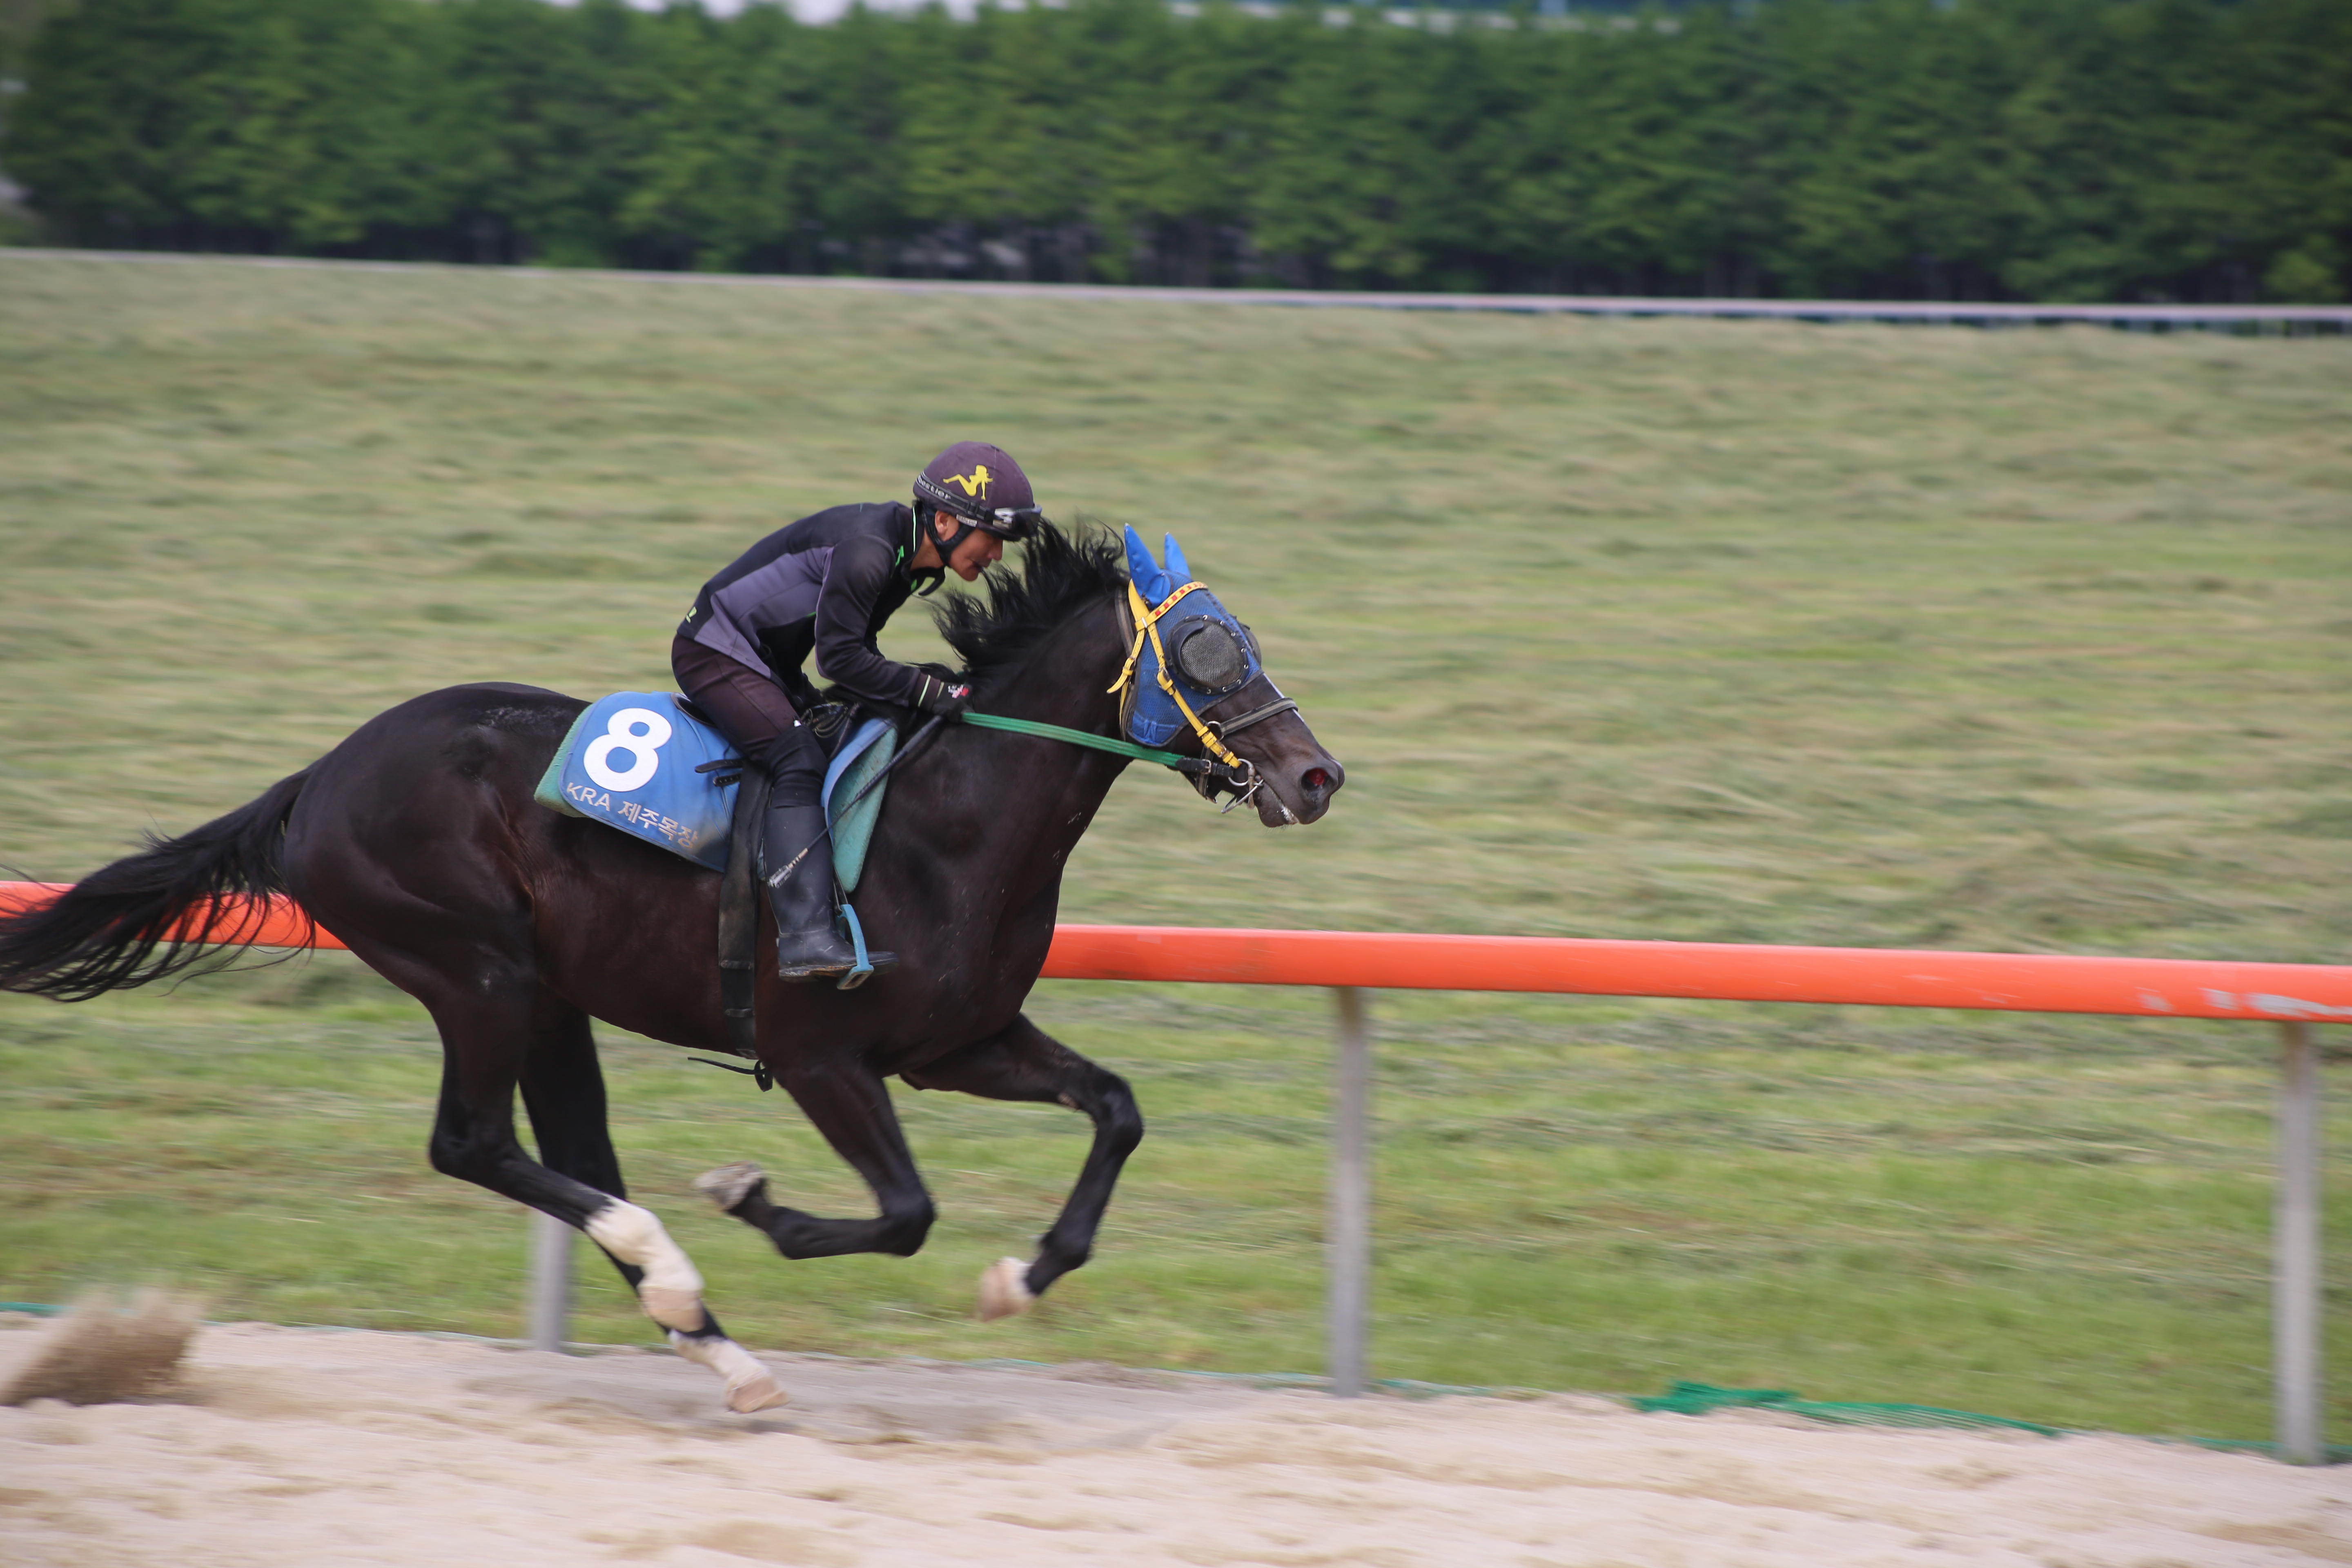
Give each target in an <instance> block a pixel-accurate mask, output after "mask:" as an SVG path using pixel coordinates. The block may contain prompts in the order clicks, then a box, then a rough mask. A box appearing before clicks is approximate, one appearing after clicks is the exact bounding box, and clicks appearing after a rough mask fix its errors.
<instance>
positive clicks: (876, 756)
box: [824, 719, 898, 894]
mask: <svg viewBox="0 0 2352 1568" xmlns="http://www.w3.org/2000/svg"><path fill="white" fill-rule="evenodd" d="M896 752H898V730H897V729H896V728H894V727H893V726H892V725H891V724H890V723H889V722H888V721H886V720H881V719H868V720H866V721H865V722H864V723H862V724H860V725H858V727H857V729H856V732H855V733H854V734H852V735H851V736H850V737H849V740H848V742H846V743H845V744H844V745H843V747H842V748H841V750H840V751H838V752H835V753H834V758H833V765H832V766H831V767H829V768H827V769H825V771H824V819H825V821H826V822H827V823H829V824H831V825H832V828H833V875H834V878H835V880H836V881H838V882H840V884H841V890H842V892H843V893H845V894H848V893H854V892H856V890H857V879H858V878H859V877H861V876H863V875H864V874H865V871H866V847H867V846H869V845H871V844H872V843H873V842H874V825H875V823H876V822H877V821H879V820H880V819H881V816H882V797H883V795H886V794H887V793H888V791H889V788H890V782H889V781H888V780H887V779H885V780H883V781H882V782H881V783H880V784H876V785H875V786H874V788H873V789H872V791H871V792H869V793H868V794H867V795H866V798H865V799H863V800H859V799H858V798H857V792H858V791H860V790H862V789H865V788H866V783H867V781H869V780H871V779H872V778H873V777H874V776H875V775H876V774H877V773H880V772H881V771H882V770H883V769H884V768H886V767H888V766H889V765H890V758H891V757H892V756H893V755H894V754H895V753H896ZM835 801H840V802H842V803H844V804H848V803H850V802H853V801H854V802H856V804H855V805H849V809H848V812H847V814H846V815H843V814H842V813H840V812H839V811H837V810H836V809H835V805H834V803H835Z"/></svg>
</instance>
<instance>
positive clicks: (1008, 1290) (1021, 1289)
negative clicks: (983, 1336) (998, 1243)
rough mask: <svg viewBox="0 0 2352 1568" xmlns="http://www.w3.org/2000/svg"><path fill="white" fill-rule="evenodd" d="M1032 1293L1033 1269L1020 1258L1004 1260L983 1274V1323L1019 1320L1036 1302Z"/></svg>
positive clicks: (981, 1296)
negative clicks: (1031, 1274)
mask: <svg viewBox="0 0 2352 1568" xmlns="http://www.w3.org/2000/svg"><path fill="white" fill-rule="evenodd" d="M1036 1300H1037V1292H1036V1291H1034V1290H1032V1289H1029V1265H1028V1264H1027V1263H1025V1262H1024V1261H1023V1260H1022V1259H1020V1258H998V1259H997V1260H996V1261H995V1262H993V1263H992V1264H990V1265H989V1266H988V1267H987V1268H983V1269H982V1270H981V1271H980V1321H982V1322H983V1323H992V1322H994V1321H996V1320H997V1319H999V1318H1011V1317H1016V1316H1018V1315H1019V1314H1021V1313H1023V1312H1025V1311H1027V1310H1029V1309H1030V1307H1031V1306H1032V1305H1033V1304H1034V1302H1035V1301H1036Z"/></svg>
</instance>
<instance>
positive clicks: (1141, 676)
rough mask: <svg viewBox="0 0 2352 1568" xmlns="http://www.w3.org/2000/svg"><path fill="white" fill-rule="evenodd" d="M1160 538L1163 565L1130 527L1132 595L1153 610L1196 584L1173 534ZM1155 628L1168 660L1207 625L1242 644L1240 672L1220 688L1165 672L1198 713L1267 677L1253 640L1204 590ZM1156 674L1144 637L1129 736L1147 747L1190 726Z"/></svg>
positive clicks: (1153, 652)
mask: <svg viewBox="0 0 2352 1568" xmlns="http://www.w3.org/2000/svg"><path fill="white" fill-rule="evenodd" d="M1162 538H1163V540H1164V541H1165V545H1166V554H1167V561H1166V563H1165V564H1164V565H1163V564H1162V563H1160V562H1158V561H1155V560H1153V559H1152V558H1151V550H1150V546H1149V545H1147V544H1145V543H1144V542H1143V538H1142V536H1141V535H1140V534H1139V533H1137V532H1136V531H1135V530H1134V529H1133V528H1131V527H1130V528H1129V529H1128V530H1127V572H1128V580H1129V582H1131V583H1133V584H1135V591H1136V593H1137V594H1138V595H1140V596H1141V598H1142V600H1143V602H1144V604H1145V605H1146V606H1148V607H1149V608H1150V609H1153V610H1157V609H1159V608H1160V606H1161V605H1165V604H1167V603H1168V601H1169V599H1170V598H1171V596H1172V595H1176V594H1177V593H1179V592H1181V590H1182V589H1183V588H1184V587H1185V586H1186V585H1187V584H1193V583H1194V582H1195V581H1196V580H1195V579H1194V577H1193V576H1192V565H1191V563H1188V562H1186V560H1185V559H1184V552H1183V550H1182V549H1181V547H1180V546H1179V545H1178V544H1177V542H1176V536H1175V535H1174V534H1172V533H1171V534H1165V535H1163V536H1162ZM1156 625H1157V627H1158V630H1159V633H1160V647H1164V648H1166V649H1167V650H1168V653H1169V656H1170V658H1171V659H1173V658H1177V657H1178V650H1179V649H1181V647H1183V646H1184V644H1185V642H1186V641H1187V640H1188V639H1189V638H1191V637H1194V636H1196V635H1198V634H1199V633H1201V632H1202V631H1203V630H1205V629H1207V628H1208V627H1210V626H1221V627H1223V629H1224V630H1226V631H1228V632H1230V633H1231V634H1232V636H1233V637H1234V641H1235V642H1237V643H1238V644H1239V645H1240V648H1241V652H1242V659H1243V664H1242V670H1241V674H1240V676H1239V678H1238V679H1234V680H1231V681H1229V682H1228V683H1226V684H1225V685H1224V686H1223V687H1222V688H1221V689H1218V690H1214V691H1211V690H1206V689H1202V687H1201V686H1199V685H1197V684H1196V683H1194V682H1193V681H1192V680H1191V679H1188V678H1187V677H1186V676H1185V674H1184V672H1183V670H1182V669H1181V668H1176V669H1171V670H1169V671H1167V672H1166V673H1167V676H1168V679H1170V681H1171V682H1172V683H1173V684H1174V686H1175V688H1176V689H1177V690H1178V691H1180V692H1181V693H1182V694H1183V697H1184V701H1185V702H1186V703H1187V704H1189V705H1190V706H1191V708H1192V711H1193V712H1194V713H1196V714H1197V713H1199V712H1200V711H1201V710H1202V709H1204V708H1206V707H1208V706H1209V705H1210V704H1211V703H1213V702H1216V701H1218V700H1221V699H1223V697H1225V696H1227V695H1229V694H1230V693H1231V692H1232V691H1233V690H1234V689H1235V688H1237V687H1239V686H1241V685H1242V684H1243V683H1244V682H1246V681H1249V680H1253V679H1256V678H1257V677H1258V676H1259V675H1261V674H1263V673H1265V661H1264V660H1263V659H1262V658H1260V657H1259V655H1258V649H1257V639H1256V638H1255V637H1252V636H1251V635H1250V631H1249V628H1248V627H1247V626H1244V625H1243V624H1242V623H1241V621H1240V620H1239V619H1238V618H1237V617H1236V616H1234V613H1233V612H1232V611H1231V610H1228V609H1226V608H1225V606H1224V605H1223V603H1222V602H1221V601H1220V600H1219V599H1218V598H1217V596H1216V595H1214V594H1212V593H1210V592H1209V591H1208V590H1207V589H1206V588H1203V587H1199V586H1194V587H1193V588H1192V592H1190V593H1188V594H1185V595H1184V596H1183V599H1182V601H1181V603H1179V604H1178V605H1175V606H1174V607H1173V608H1172V609H1171V610H1169V612H1168V613H1167V614H1166V615H1165V616H1161V617H1160V619H1159V620H1158V622H1157V623H1156ZM1160 676H1161V669H1160V650H1159V647H1153V645H1152V640H1151V639H1150V637H1146V638H1145V639H1144V640H1143V648H1142V652H1141V654H1140V655H1139V657H1138V658H1137V661H1136V668H1135V686H1134V689H1133V693H1134V694H1133V696H1132V697H1131V698H1130V699H1129V705H1128V712H1127V733H1128V738H1129V740H1132V741H1135V742H1139V744H1142V745H1146V746H1160V745H1165V744H1167V742H1169V741H1171V740H1172V739H1173V738H1174V737H1175V736H1177V735H1178V734H1181V733H1182V732H1184V731H1188V730H1189V729H1190V728H1191V726H1190V725H1188V724H1187V723H1185V721H1184V712H1183V710H1182V709H1181V708H1179V707H1178V706H1177V704H1176V699H1175V698H1174V697H1172V696H1171V695H1170V694H1169V691H1168V689H1167V687H1166V686H1163V685H1162V684H1160Z"/></svg>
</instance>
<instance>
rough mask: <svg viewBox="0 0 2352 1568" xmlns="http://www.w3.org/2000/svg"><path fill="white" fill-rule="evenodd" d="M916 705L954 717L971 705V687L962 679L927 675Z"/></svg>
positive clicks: (926, 710) (927, 711)
mask: <svg viewBox="0 0 2352 1568" xmlns="http://www.w3.org/2000/svg"><path fill="white" fill-rule="evenodd" d="M915 706H916V707H918V708H920V709H921V710H923V711H924V712H926V713H930V714H936V715H937V716H938V717H940V718H942V719H953V718H955V717H957V716H958V715H960V714H961V713H962V712H963V711H964V710H966V709H968V708H970V707H971V687H970V686H969V685H966V684H965V683H963V682H961V681H955V682H950V681H945V680H942V679H940V678H939V677H938V676H936V675H926V676H924V677H923V687H922V690H921V692H920V693H919V695H918V696H917V697H916V699H915Z"/></svg>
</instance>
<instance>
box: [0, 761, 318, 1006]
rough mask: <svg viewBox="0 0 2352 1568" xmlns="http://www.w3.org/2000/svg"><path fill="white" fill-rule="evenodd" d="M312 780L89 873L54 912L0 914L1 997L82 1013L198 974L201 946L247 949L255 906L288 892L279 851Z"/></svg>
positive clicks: (48, 908)
mask: <svg viewBox="0 0 2352 1568" xmlns="http://www.w3.org/2000/svg"><path fill="white" fill-rule="evenodd" d="M309 778H310V770H309V769H307V768H306V769H304V770H303V771H302V772H300V773H296V774H295V775H294V776H293V777H291V778H287V779H280V780H279V781H278V783H277V784H273V785H271V786H270V788H269V792H268V794H266V795H263V796H262V797H261V798H260V799H259V800H257V801H255V802H254V803H253V804H252V805H247V806H242V807H240V808H238V809H237V810H236V811H232V812H230V813H229V814H228V815H227V816H224V817H221V818H219V819H218V820H217V821H214V822H207V823H205V825H204V826H202V827H199V828H197V829H196V830H195V831H194V832H193V833H184V834H182V835H181V836H180V837H177V838H158V837H155V836H154V835H153V834H152V833H151V834H149V835H148V836H147V847H146V848H145V849H144V850H143V851H142V852H141V853H139V854H136V855H132V856H131V857H129V858H125V859H121V860H117V861H116V862H114V864H112V865H111V866H108V867H105V868H102V869H100V870H97V871H93V872H91V873H90V874H89V876H87V877H85V878H83V879H81V880H80V881H79V882H77V883H75V884H74V885H73V886H72V887H71V888H69V889H67V890H66V891H65V893H64V894H63V895H62V896H61V897H59V898H58V899H57V900H54V901H52V902H50V903H47V904H45V905H42V906H41V907H39V908H37V909H30V910H24V911H22V912H21V913H17V914H13V915H0V991H22V992H26V993H28V994H34V995H40V996H55V997H57V998H58V1000H60V1001H65V1002H84V1001H88V1000H89V998H90V997H92V996H96V995H99V994H101V993H103V992H108V991H121V990H126V989H128V988H130V987H131V986H133V985H144V984H148V983H149V982H150V981H155V980H161V979H163V978H164V977H165V976H166V975H171V974H176V973H179V972H180V971H182V970H184V969H188V968H192V967H194V965H196V964H199V963H203V962H205V959H206V958H207V957H212V956H215V955H212V954H208V953H206V952H205V945H204V944H206V943H213V944H220V943H226V944H227V945H229V946H232V947H246V946H250V945H251V944H252V942H253V941H254V939H255V938H256V937H257V936H258V935H260V933H261V914H260V911H261V909H262V907H263V906H262V905H261V904H260V903H258V902H256V903H254V904H246V903H244V902H243V901H242V899H241V898H240V895H243V896H244V897H249V898H253V899H255V900H263V899H267V898H268V896H270V895H272V894H282V893H284V892H285V891H286V871H285V867H284V863H283V862H282V860H281V859H280V858H279V852H280V850H281V849H282V848H283V847H284V845H285V835H286V818H287V816H289V814H290V813H291V812H292V811H293V809H294V799H295V797H296V796H297V795H300V794H301V793H302V785H303V784H305V783H306V782H307V781H308V780H309Z"/></svg>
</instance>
